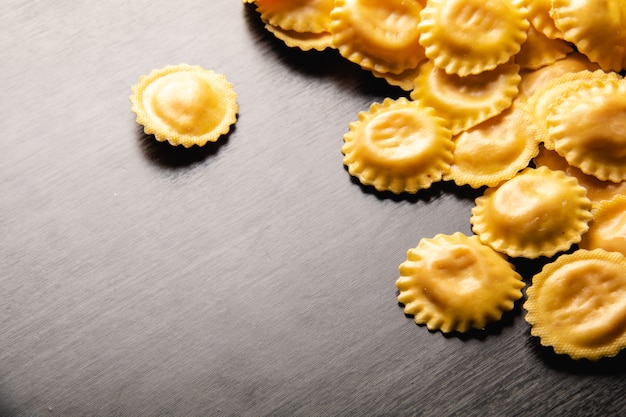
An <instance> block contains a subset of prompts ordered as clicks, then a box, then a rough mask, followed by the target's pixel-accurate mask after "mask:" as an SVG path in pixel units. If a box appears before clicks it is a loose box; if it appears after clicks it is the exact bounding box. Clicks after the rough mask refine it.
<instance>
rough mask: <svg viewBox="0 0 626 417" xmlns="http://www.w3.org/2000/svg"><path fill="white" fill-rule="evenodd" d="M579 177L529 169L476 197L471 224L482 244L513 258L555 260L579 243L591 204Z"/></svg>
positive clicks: (544, 168)
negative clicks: (559, 253)
mask: <svg viewBox="0 0 626 417" xmlns="http://www.w3.org/2000/svg"><path fill="white" fill-rule="evenodd" d="M586 194H587V192H586V190H585V189H584V188H583V187H581V186H580V185H579V184H578V181H576V179H575V178H573V177H569V176H567V175H566V174H565V173H564V172H562V171H552V170H550V169H548V168H546V167H539V168H536V169H534V168H526V169H525V170H524V171H522V172H521V173H520V174H518V175H516V176H515V177H513V178H512V179H510V180H508V181H506V182H504V183H503V184H501V185H500V186H498V187H494V188H488V189H487V190H486V191H485V193H484V195H482V196H480V197H478V198H477V199H476V205H475V206H474V208H473V209H472V217H471V218H470V223H471V224H472V230H473V231H474V233H476V234H477V235H478V236H479V237H480V240H481V241H483V242H484V243H486V244H488V245H489V246H491V247H492V248H494V249H495V250H497V251H499V252H502V253H505V254H507V255H509V256H512V257H525V258H528V259H535V258H538V257H540V256H553V255H555V254H556V253H558V252H560V251H564V250H567V249H569V248H570V247H571V246H572V245H573V244H574V243H578V242H580V239H581V236H582V234H583V233H585V232H586V231H587V230H588V228H589V226H588V223H589V221H590V220H591V217H592V216H591V201H590V200H589V199H588V198H587V195H586Z"/></svg>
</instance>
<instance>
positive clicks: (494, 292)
mask: <svg viewBox="0 0 626 417" xmlns="http://www.w3.org/2000/svg"><path fill="white" fill-rule="evenodd" d="M399 272H400V277H399V278H398V279H397V280H396V287H397V288H398V290H399V291H400V293H399V294H398V301H399V302H400V303H402V304H403V305H404V312H405V313H406V314H410V315H413V317H414V320H415V322H416V323H417V324H425V325H426V327H427V328H428V329H429V330H437V329H439V330H441V331H442V332H444V333H449V332H453V331H456V332H466V331H468V330H470V329H483V328H484V327H485V326H486V324H487V323H488V322H494V321H497V320H500V318H501V317H502V313H503V312H506V311H510V310H512V309H513V307H514V304H515V301H516V300H518V299H520V298H521V297H522V291H521V289H522V288H523V287H524V282H523V281H522V279H521V276H520V275H519V274H518V273H517V272H516V271H515V269H514V267H513V265H511V264H510V263H509V262H508V261H507V260H506V258H505V257H504V256H502V255H501V254H500V253H497V252H496V251H494V250H493V249H491V248H490V247H489V246H487V245H484V244H483V243H481V242H480V240H479V239H478V237H477V236H470V237H468V236H465V235H464V234H462V233H455V234H453V235H450V236H448V235H443V234H438V235H436V236H435V237H434V238H432V239H422V240H421V241H420V242H419V244H418V245H417V247H415V248H412V249H410V250H409V251H408V252H407V259H406V261H405V262H403V263H402V264H401V265H400V267H399Z"/></svg>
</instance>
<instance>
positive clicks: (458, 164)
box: [444, 105, 539, 188]
mask: <svg viewBox="0 0 626 417" xmlns="http://www.w3.org/2000/svg"><path fill="white" fill-rule="evenodd" d="M523 117H524V113H523V112H522V111H520V110H519V108H518V107H517V106H515V105H513V107H511V108H509V109H507V110H505V111H504V112H503V113H501V114H499V115H498V116H495V117H493V118H491V119H489V120H487V121H485V122H483V123H481V124H479V125H478V126H475V127H473V128H471V129H469V130H466V131H464V132H461V133H460V134H459V135H458V136H456V137H455V138H453V139H454V143H455V148H454V153H453V156H454V160H453V163H452V165H451V167H450V172H449V173H448V174H447V175H445V176H444V179H445V180H454V182H455V183H456V184H457V185H465V184H469V185H470V186H471V187H473V188H480V187H482V186H489V187H495V186H496V185H498V184H499V183H501V182H502V181H505V180H508V179H510V178H512V177H513V176H514V175H515V174H516V173H517V172H518V171H520V170H522V169H524V168H526V167H527V166H528V163H529V162H530V160H531V159H532V158H533V157H534V156H535V155H537V153H538V152H539V144H538V143H537V142H536V141H535V140H534V139H533V138H532V137H529V135H528V134H527V132H526V130H525V127H526V122H525V121H524V119H523Z"/></svg>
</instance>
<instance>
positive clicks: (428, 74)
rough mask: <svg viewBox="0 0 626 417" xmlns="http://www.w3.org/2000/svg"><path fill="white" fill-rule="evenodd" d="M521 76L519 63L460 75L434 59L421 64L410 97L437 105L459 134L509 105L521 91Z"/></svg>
mask: <svg viewBox="0 0 626 417" xmlns="http://www.w3.org/2000/svg"><path fill="white" fill-rule="evenodd" d="M520 80H521V77H520V75H519V65H516V64H503V65H499V66H498V67H497V68H496V69H494V70H491V71H486V72H483V73H481V74H476V75H468V76H466V77H460V76H458V75H450V74H446V72H445V71H443V70H442V69H440V68H437V67H436V66H435V65H434V64H433V62H432V61H426V62H425V63H423V64H422V65H420V67H419V75H418V76H417V78H416V79H415V81H414V85H415V88H414V89H413V91H412V92H411V98H412V99H413V100H419V101H420V102H422V103H424V105H426V106H430V107H432V108H434V109H435V110H436V111H437V113H438V114H439V115H441V116H442V117H444V118H445V119H446V120H448V123H449V127H450V130H451V131H452V133H453V134H455V135H456V134H458V133H460V132H462V131H463V130H466V129H469V128H470V127H472V126H476V125H478V124H479V123H481V122H484V121H485V120H487V119H489V118H491V117H494V116H496V115H498V114H500V113H502V112H503V111H504V110H505V109H507V108H509V107H510V106H511V103H512V102H513V99H514V98H515V96H517V94H518V91H519V90H518V84H519V83H520Z"/></svg>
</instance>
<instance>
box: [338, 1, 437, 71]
mask: <svg viewBox="0 0 626 417" xmlns="http://www.w3.org/2000/svg"><path fill="white" fill-rule="evenodd" d="M422 8H423V6H422V4H421V3H420V2H419V1H416V0H387V1H384V2H382V1H380V0H335V8H334V9H333V11H332V12H331V18H332V22H331V25H330V32H331V33H332V35H333V44H334V45H335V47H336V48H337V49H338V50H339V53H340V54H341V55H342V56H343V57H344V58H346V59H348V60H349V61H352V62H354V63H356V64H358V65H360V66H361V67H363V68H365V69H368V70H374V71H377V72H379V73H394V74H400V73H402V72H403V71H405V70H407V69H410V68H415V67H417V65H418V64H419V63H420V62H421V61H423V60H424V58H425V55H424V48H422V46H421V45H420V43H419V36H420V34H419V31H418V30H417V23H418V22H419V12H420V11H421V10H422Z"/></svg>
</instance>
